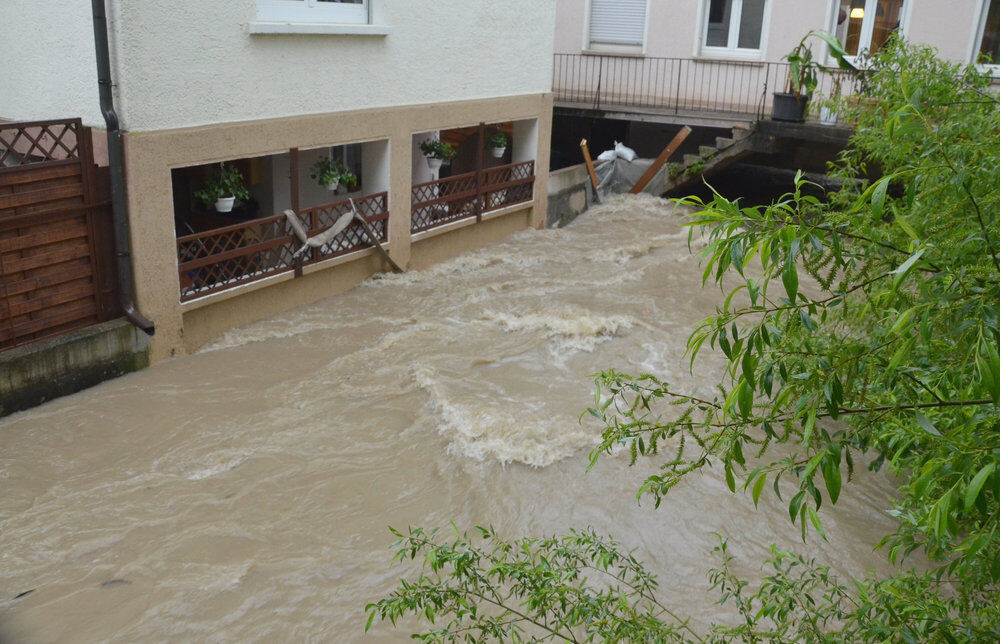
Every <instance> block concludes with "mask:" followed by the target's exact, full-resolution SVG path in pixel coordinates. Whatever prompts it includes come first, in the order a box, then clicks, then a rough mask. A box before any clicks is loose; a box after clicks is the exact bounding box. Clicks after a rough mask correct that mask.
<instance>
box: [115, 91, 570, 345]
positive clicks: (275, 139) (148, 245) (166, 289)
mask: <svg viewBox="0 0 1000 644" xmlns="http://www.w3.org/2000/svg"><path fill="white" fill-rule="evenodd" d="M551 118H552V97H551V95H550V94H548V93H544V94H541V93H540V94H532V95H525V96H517V97H506V98H493V99H488V100H476V101H457V102H451V103H441V104H425V105H414V106H406V107H391V108H383V109H371V110H356V111H349V112H337V113H331V114H321V115H311V116H300V117H294V118H286V119H270V120H262V121H250V122H243V123H233V124H225V125H213V126H204V127H197V128H184V129H177V130H164V131H157V132H141V133H130V134H128V135H127V136H126V139H125V140H126V164H127V173H128V202H129V209H130V218H131V221H132V243H133V254H134V264H135V266H136V290H137V300H138V304H139V307H140V309H141V310H142V312H143V313H144V314H145V315H146V316H147V317H149V318H150V319H152V320H153V322H154V323H155V324H156V336H155V337H154V338H153V342H152V344H151V347H150V357H151V360H152V361H154V362H155V361H158V360H162V359H164V358H166V357H169V356H170V355H174V354H178V353H184V352H186V351H191V350H193V349H195V348H197V347H198V346H200V345H201V344H203V343H204V342H205V341H207V340H208V339H210V338H211V337H212V336H214V335H217V334H218V333H221V332H222V331H225V330H226V329H229V328H232V327H234V326H238V325H242V324H246V323H248V322H251V321H253V320H257V319H262V318H264V317H267V316H269V315H273V314H275V313H277V312H280V311H283V310H287V309H289V308H292V307H294V306H299V305H302V304H306V303H308V302H312V301H315V300H317V299H319V298H321V297H324V296H327V295H332V294H334V293H337V292H342V291H344V290H346V289H349V288H351V287H352V286H354V285H355V284H357V283H358V282H359V281H361V280H362V279H364V278H365V277H368V276H369V275H371V274H372V273H373V272H376V271H377V270H380V268H381V260H379V259H377V258H375V257H373V256H372V253H371V252H368V253H365V254H364V255H363V256H362V257H361V258H360V259H356V260H353V261H347V262H346V263H345V262H339V263H338V262H334V263H336V264H337V265H336V266H334V267H332V268H328V269H326V270H324V271H321V272H317V273H313V274H312V275H308V276H306V277H304V278H300V279H298V280H292V281H288V278H287V277H285V278H282V279H280V280H273V281H271V282H267V283H264V284H260V283H259V284H255V285H250V286H247V287H244V288H242V289H240V290H239V291H234V292H237V293H240V295H239V296H238V297H233V296H232V293H230V294H220V295H218V296H210V297H209V298H205V299H204V300H202V301H195V302H191V303H187V304H184V305H181V303H180V287H179V280H178V275H177V251H176V242H175V231H174V223H173V201H172V193H171V179H170V170H171V169H172V168H176V167H184V166H190V165H195V164H201V163H210V162H214V161H220V160H224V159H232V158H243V157H253V156H260V155H267V154H277V153H281V152H285V151H287V150H288V149H289V148H292V147H299V148H312V147H317V146H326V145H340V144H344V143H350V142H359V141H367V140H388V141H389V157H390V195H389V200H390V204H389V207H390V213H389V239H390V242H389V252H390V254H391V256H392V258H393V260H394V261H395V262H397V263H398V264H400V265H401V266H404V267H409V266H424V265H426V264H427V263H428V262H431V261H437V260H439V259H441V258H443V257H444V256H451V255H454V254H457V253H460V252H463V251H464V250H467V249H469V248H474V247H479V246H481V245H483V244H486V243H489V242H490V241H496V240H499V239H502V238H503V237H505V236H506V235H508V234H510V232H512V231H513V230H516V229H520V228H523V227H525V226H527V225H531V226H535V227H541V226H543V225H544V222H545V211H546V199H547V181H548V172H547V168H548V165H549V141H550V139H551V127H552V125H551ZM518 119H537V120H538V150H537V155H536V157H535V160H536V176H537V178H536V183H535V201H534V203H533V204H532V205H531V206H530V207H529V208H528V209H527V211H526V212H525V209H520V211H521V212H520V213H519V212H517V210H518V209H515V212H513V213H510V214H509V215H507V216H503V217H498V218H497V220H493V219H490V220H488V221H484V222H483V223H482V224H477V225H475V226H471V227H463V228H461V229H459V230H456V231H455V232H449V233H446V234H444V235H438V236H434V237H431V238H429V239H426V240H423V239H422V240H421V241H420V242H418V244H417V245H415V246H413V247H411V239H410V185H411V179H410V177H411V163H412V159H413V156H412V149H411V145H412V137H413V134H415V133H418V132H427V131H433V130H442V129H448V128H453V127H464V126H469V125H475V124H477V123H480V122H487V123H490V122H501V121H511V120H518ZM445 240H447V241H445Z"/></svg>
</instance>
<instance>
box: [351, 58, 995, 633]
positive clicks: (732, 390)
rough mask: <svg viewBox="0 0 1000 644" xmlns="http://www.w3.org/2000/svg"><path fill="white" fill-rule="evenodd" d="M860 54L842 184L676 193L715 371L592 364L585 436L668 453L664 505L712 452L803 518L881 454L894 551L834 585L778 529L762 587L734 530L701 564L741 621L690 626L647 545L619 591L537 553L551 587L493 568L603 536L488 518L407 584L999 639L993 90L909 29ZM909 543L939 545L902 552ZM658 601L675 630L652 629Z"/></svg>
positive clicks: (571, 627) (656, 480)
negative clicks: (698, 265) (770, 191)
mask: <svg viewBox="0 0 1000 644" xmlns="http://www.w3.org/2000/svg"><path fill="white" fill-rule="evenodd" d="M863 74H864V79H863V80H864V83H863V84H864V86H865V87H866V88H867V92H866V94H865V95H864V96H860V97H855V98H853V99H852V103H853V107H852V106H849V105H847V104H846V103H845V104H843V105H841V117H842V120H843V119H846V121H847V122H854V123H856V132H855V134H854V136H853V138H852V140H851V144H850V146H849V148H848V149H847V150H846V151H845V152H844V154H843V155H842V157H841V159H840V161H839V162H838V164H837V167H836V168H835V174H836V176H837V178H838V179H839V181H840V185H841V186H842V188H841V189H840V190H839V191H837V192H835V193H831V194H828V195H827V199H826V200H823V201H820V200H819V199H817V198H816V197H814V196H811V194H809V192H810V191H809V190H806V188H809V187H811V186H808V184H807V182H806V181H805V180H804V179H803V177H802V176H801V175H799V176H797V177H796V181H795V188H794V190H793V191H792V192H790V193H789V194H786V195H784V196H783V197H781V198H780V199H778V200H777V201H776V202H775V203H773V204H771V205H769V206H766V207H757V206H743V205H742V204H740V203H739V202H738V201H730V200H727V199H725V198H723V197H722V196H721V195H719V194H715V195H714V197H713V198H712V199H711V200H709V201H705V202H702V201H700V200H698V199H695V198H690V199H686V200H683V203H685V204H686V205H687V206H690V207H691V208H692V209H693V211H694V212H693V214H692V215H691V219H690V222H689V226H690V231H691V237H690V239H691V242H692V246H694V245H695V243H697V244H699V245H702V244H704V248H703V250H702V251H701V253H702V257H703V260H704V261H703V266H704V272H703V280H704V282H705V283H706V284H711V285H715V286H717V287H719V288H720V289H721V290H722V295H721V296H720V302H721V303H720V305H719V307H718V309H717V310H716V312H715V314H714V315H712V316H710V317H709V318H707V319H705V320H704V321H703V322H702V323H701V325H700V326H698V327H697V328H696V329H694V330H693V332H692V334H691V335H690V338H689V340H688V345H687V349H688V358H689V360H690V366H691V367H692V368H695V369H697V368H699V365H701V364H702V363H703V358H704V357H705V356H704V354H705V353H706V352H708V351H719V352H721V354H722V355H723V356H724V357H725V365H726V367H725V373H724V376H723V378H721V379H720V382H719V383H718V387H717V389H716V390H714V391H709V392H707V393H705V392H689V391H683V390H680V389H679V388H676V387H674V386H672V385H671V384H670V383H668V382H664V381H662V380H660V379H658V378H656V377H654V376H651V375H635V376H634V375H629V374H624V373H621V372H618V371H615V370H609V371H606V372H604V373H601V374H598V376H597V377H596V382H597V391H596V393H595V401H596V402H595V405H594V407H593V408H591V409H589V410H588V411H589V413H590V414H591V415H592V416H594V417H596V418H598V419H599V420H600V421H601V423H602V424H603V426H604V430H603V434H602V439H601V443H600V445H599V446H598V447H597V448H596V449H595V450H594V451H593V453H592V454H591V456H590V458H591V463H592V464H593V463H594V462H596V461H597V460H598V459H600V458H601V457H602V455H604V454H607V453H611V452H615V451H619V450H622V449H625V450H628V451H629V452H631V455H632V459H631V460H632V463H635V462H636V461H637V460H639V459H643V458H652V459H655V461H656V462H657V463H658V464H659V467H658V469H657V470H656V471H655V473H654V474H653V475H651V476H649V477H647V478H646V479H645V481H644V482H643V484H642V486H641V489H640V491H639V495H640V496H648V497H651V498H652V499H653V500H654V501H655V503H656V505H659V502H660V500H661V499H662V498H663V496H664V495H665V494H667V493H668V492H669V490H670V489H671V488H672V487H673V486H674V485H676V484H677V483H678V482H680V481H681V480H683V479H684V477H685V476H687V475H688V474H690V473H692V472H695V471H698V470H700V469H702V468H706V467H712V468H718V470H719V471H721V472H724V474H725V481H726V485H727V486H728V487H729V488H730V489H731V490H733V491H738V490H746V491H748V492H749V495H750V497H751V499H752V501H753V503H754V504H755V505H756V504H757V503H758V501H759V500H760V498H761V497H762V495H764V494H774V495H777V496H778V497H779V498H781V499H782V500H783V502H784V503H785V504H786V506H787V511H788V515H789V518H790V520H791V521H792V522H794V523H795V524H796V526H797V528H798V529H799V530H800V531H801V535H802V538H803V539H806V538H808V537H809V536H810V535H811V534H813V533H818V535H819V536H821V537H825V535H824V534H823V524H822V516H823V511H824V508H825V507H826V506H827V505H829V504H833V503H838V502H841V503H843V502H844V501H843V494H842V490H843V487H844V486H845V485H849V484H850V480H851V477H852V476H853V474H854V470H855V467H858V466H867V467H871V468H873V469H885V470H888V471H889V472H891V473H892V474H894V475H895V476H896V477H898V478H897V479H896V480H898V482H899V490H898V495H897V498H896V500H895V507H894V508H893V510H892V514H893V515H894V516H895V517H896V518H897V519H898V527H897V529H896V531H895V532H894V533H892V534H890V535H887V536H886V537H885V539H883V541H882V542H880V543H879V544H872V545H873V546H876V547H882V548H884V551H885V552H886V554H887V556H888V557H889V559H890V560H891V561H892V562H894V563H896V564H899V565H900V567H899V568H898V569H897V572H896V573H895V574H894V575H892V576H889V577H886V578H877V577H872V578H868V579H864V580H855V581H853V582H852V583H850V584H847V585H841V584H840V583H839V582H837V581H836V580H835V579H834V578H833V576H832V575H831V573H830V571H829V570H827V569H826V568H824V567H823V566H821V565H817V564H816V563H815V562H811V561H807V560H805V559H802V558H801V557H798V556H796V555H794V554H792V553H783V552H778V551H775V552H773V554H772V558H771V565H772V568H773V570H772V571H771V574H770V575H769V576H767V577H766V578H765V580H764V582H763V584H760V583H754V584H753V585H752V587H753V588H756V589H757V590H756V591H755V592H753V593H750V592H749V591H748V590H747V588H749V587H750V586H749V585H748V583H747V582H745V581H742V580H739V579H737V578H736V577H735V576H734V575H732V574H731V573H730V572H729V570H728V561H729V559H730V557H729V555H728V553H727V552H726V547H725V543H724V542H723V543H722V545H720V548H719V552H720V553H721V556H722V559H723V565H722V568H721V569H719V570H714V571H712V572H711V573H710V579H711V581H712V582H713V583H714V584H715V587H716V588H717V589H718V590H719V591H720V592H721V594H722V600H723V601H725V602H730V603H731V605H733V606H735V607H736V609H737V611H738V612H739V614H740V615H741V616H742V618H743V620H744V623H743V624H742V625H740V626H739V627H735V628H733V627H721V626H720V627H716V628H715V629H713V630H711V631H710V632H708V633H705V634H703V635H694V634H693V633H692V632H690V631H689V630H687V622H686V621H684V620H683V619H680V618H676V617H673V616H672V615H671V614H669V613H664V612H662V611H661V610H660V609H661V608H662V607H660V606H659V605H658V604H656V603H655V601H653V599H651V589H652V588H653V587H654V583H653V580H652V578H651V577H648V576H646V575H645V574H644V573H640V572H639V570H638V568H631V567H630V568H628V573H627V574H628V575H640V577H641V579H642V580H643V581H642V585H641V588H642V590H640V591H635V590H634V589H633V590H629V588H628V584H624V585H622V584H621V583H619V585H617V586H614V587H615V588H616V589H617V590H616V591H615V592H614V593H611V594H610V595H602V594H599V593H596V592H589V593H585V592H582V591H580V590H579V588H578V586H576V585H574V584H576V581H577V579H578V577H574V573H573V572H572V570H570V569H566V568H564V567H556V570H558V574H557V575H556V576H555V577H553V578H551V579H549V580H547V578H545V577H543V576H539V575H535V576H532V577H531V583H532V584H536V583H537V584H538V586H537V587H536V586H535V585H530V586H519V585H518V582H517V579H513V578H510V577H504V578H502V579H499V578H498V579H494V578H493V577H491V576H490V575H491V574H494V573H493V572H492V571H495V570H497V568H496V566H501V565H502V566H507V565H513V564H518V562H520V563H522V564H524V563H525V562H528V560H529V559H530V562H531V565H535V566H537V565H542V566H543V569H544V566H546V565H549V564H548V563H545V564H542V563H541V562H542V561H543V559H542V557H543V555H544V557H545V558H544V561H545V562H548V561H549V559H548V555H547V554H545V553H546V552H547V551H548V550H547V549H551V548H554V547H556V545H558V544H563V546H564V547H567V548H570V549H571V550H574V551H575V552H576V554H575V555H571V554H569V552H568V551H560V552H561V554H560V559H559V562H560V564H559V565H560V566H564V565H570V566H571V567H572V565H575V566H577V569H579V570H583V569H585V568H587V567H593V565H594V561H595V551H594V550H593V548H594V545H593V544H594V543H598V542H599V540H598V538H597V537H596V536H593V535H591V536H590V537H588V538H587V539H585V540H584V541H576V542H574V541H573V540H572V539H573V537H572V536H571V537H569V538H568V539H569V541H558V540H557V541H554V542H534V541H530V542H519V541H510V542H507V541H502V540H501V541H495V540H494V539H495V535H493V534H492V533H489V534H488V535H484V537H485V538H486V539H487V540H488V541H490V547H491V548H492V550H490V552H491V553H496V552H500V553H501V554H503V555H504V557H500V558H499V559H497V560H493V559H489V558H488V557H487V558H483V557H484V555H476V556H475V557H473V559H474V567H475V568H476V570H477V571H478V572H476V573H475V575H473V573H471V572H469V571H468V570H466V569H465V568H463V569H461V570H460V569H459V568H458V567H453V568H451V569H450V570H451V576H448V575H444V576H442V577H437V581H434V582H433V584H437V585H433V586H427V585H425V586H421V588H423V589H424V590H423V591H421V592H416V591H413V592H415V593H416V596H418V597H422V598H423V599H422V600H420V601H430V598H431V597H433V596H435V595H433V593H434V592H440V591H442V590H443V589H447V590H448V591H449V592H455V593H457V594H459V595H461V596H463V597H465V598H466V599H467V600H469V598H470V593H473V591H475V592H481V591H480V590H479V589H480V588H481V587H482V584H487V585H492V587H494V588H497V589H498V590H497V592H502V593H504V594H502V597H501V599H502V601H499V602H497V603H500V604H503V605H504V606H505V607H506V608H504V610H510V611H513V610H521V611H522V612H524V610H525V609H526V608H533V607H537V606H542V608H543V612H542V613H539V615H544V619H545V620H546V621H545V622H544V623H545V624H554V625H556V626H557V628H558V629H562V630H560V631H559V632H560V636H559V637H562V638H564V639H567V640H569V641H581V640H585V639H593V638H594V637H602V638H604V639H610V640H620V639H649V640H671V639H678V638H681V639H685V640H693V641H699V640H718V641H731V640H740V641H748V642H756V641H764V640H776V641H802V640H806V641H844V640H849V641H855V640H874V641H884V640H892V641H928V640H931V641H996V640H998V639H1000V608H998V603H997V601H996V598H997V597H998V594H1000V521H998V519H1000V466H998V465H1000V411H998V403H1000V103H998V101H997V98H996V96H995V89H994V87H993V86H992V85H991V82H990V79H989V78H987V77H985V76H982V75H980V74H979V73H977V71H976V70H975V69H972V68H960V67H957V66H953V65H950V64H948V63H945V62H942V61H941V60H939V59H937V58H936V57H935V56H934V53H933V52H932V51H931V50H929V49H926V48H921V47H913V46H908V45H906V44H905V43H900V42H893V43H891V44H890V45H889V46H887V47H885V48H884V49H883V50H882V51H881V52H880V53H879V54H878V55H877V56H875V57H874V58H873V59H872V61H871V65H870V67H869V68H868V69H867V70H866V71H865V72H863ZM812 192H815V191H812ZM418 536H420V535H419V534H418ZM404 539H406V537H404ZM409 539H410V540H411V542H412V539H413V536H412V534H411V536H410V537H409ZM455 543H456V544H458V545H459V546H461V548H460V549H467V548H468V546H467V544H466V542H465V541H464V540H461V539H460V540H458V541H456V542H455ZM539 543H544V544H546V546H545V548H542V550H541V551H539V550H538V547H539ZM441 547H442V545H441V544H437V545H434V546H428V548H431V549H430V550H421V548H416V549H413V548H412V547H411V550H410V552H411V554H412V555H413V556H416V554H417V552H421V551H422V552H424V553H425V555H426V552H435V553H436V554H435V555H434V556H435V558H434V560H433V561H435V562H436V561H440V560H441V553H440V551H439V549H440V548H441ZM463 552H464V550H463ZM914 552H919V553H921V555H922V557H923V558H925V559H926V560H928V561H929V562H930V566H929V568H928V567H926V566H921V567H920V568H919V569H918V570H909V569H908V566H907V565H906V562H907V556H908V555H910V554H912V553H914ZM515 553H516V555H515ZM491 556H492V555H491ZM477 557H478V558H477ZM574 557H575V558H574ZM429 561H430V560H427V559H425V562H428V563H429ZM450 561H456V560H450ZM429 565H431V568H432V570H434V571H435V572H442V571H441V570H440V569H439V568H434V565H435V564H434V563H429ZM453 565H457V564H453ZM463 565H464V564H463ZM525 565H527V564H525ZM631 565H632V564H631V563H629V566H631ZM500 570H506V569H505V568H500ZM422 579H424V578H422ZM525 579H528V577H525ZM630 579H631V578H630ZM424 581H425V582H426V583H427V584H430V583H432V582H430V581H427V580H426V579H424ZM620 581H621V580H619V582H620ZM412 588H413V587H412V586H410V587H404V589H407V590H408V591H412ZM500 589H502V590H500ZM647 590H648V591H649V592H647ZM549 593H556V594H555V595H550V594H549ZM474 594H475V593H473V595H474ZM540 597H541V598H549V597H553V598H555V599H558V601H556V602H555V603H548V604H540V603H539V601H541V600H540ZM406 598H409V599H406ZM625 598H627V600H626V599H625ZM404 599H406V601H410V602H411V603H409V604H406V603H405V602H404V601H403V600H404ZM420 601H417V600H416V599H415V598H414V595H413V594H411V595H406V594H405V593H404V595H397V598H396V600H395V603H389V604H385V603H379V604H375V605H373V606H372V607H370V610H371V611H373V612H372V615H378V616H380V617H381V618H383V619H385V618H390V619H392V618H394V617H395V616H397V615H398V614H401V613H402V612H405V610H407V609H408V610H410V611H411V612H416V610H417V609H418V608H421V607H422V606H424V604H421V603H420ZM622 602H625V603H622ZM474 603H475V602H474ZM581 604H585V605H586V607H583V606H582V605H581ZM435 605H436V606H437V605H443V604H435ZM476 605H477V606H481V605H482V604H481V603H477V604H476ZM626 605H628V606H632V607H633V608H632V613H631V614H630V613H628V611H626V610H625V607H626ZM450 606H452V608H454V605H450ZM518 607H520V608H518ZM445 610H449V609H447V608H446V609H445ZM463 610H465V609H463ZM583 610H586V611H591V613H588V615H589V614H593V615H600V616H602V617H601V619H604V618H605V617H606V618H607V620H609V621H595V620H597V618H596V617H589V616H586V617H585V616H583V615H582V614H581V613H580V611H583ZM450 614H451V615H452V616H453V618H454V619H456V620H458V621H455V622H450V626H449V628H452V627H455V628H458V627H459V626H461V627H462V628H474V627H476V625H478V624H481V623H482V622H481V620H480V618H479V617H477V616H470V615H469V613H468V611H466V612H463V613H461V615H460V616H459V617H460V618H459V617H455V616H456V615H459V613H456V612H455V610H454V609H452V610H450ZM491 614H493V613H491ZM502 614H503V615H506V616H507V618H508V619H509V618H510V613H502ZM477 615H478V614H477ZM651 619H656V620H660V621H661V623H662V628H663V631H662V636H660V635H651V634H650V632H651V631H646V630H642V629H646V628H649V627H650V621H649V620H651ZM628 629H636V630H628ZM454 632H457V631H448V633H454ZM505 632H506V631H505ZM435 633H436V635H433V636H430V639H435V640H446V641H451V640H454V639H459V638H457V637H453V636H451V635H449V634H447V633H444V632H442V631H436V632H435ZM490 634H491V635H493V636H496V637H498V638H500V637H502V635H501V634H500V631H491V632H490ZM550 635H551V633H550ZM425 636H427V635H425ZM553 637H555V636H553ZM557 639H558V637H557Z"/></svg>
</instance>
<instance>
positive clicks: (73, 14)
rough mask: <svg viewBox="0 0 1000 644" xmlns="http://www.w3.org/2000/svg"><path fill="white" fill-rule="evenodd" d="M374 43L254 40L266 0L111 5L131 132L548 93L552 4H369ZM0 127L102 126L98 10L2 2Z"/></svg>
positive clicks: (330, 38)
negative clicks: (375, 27)
mask: <svg viewBox="0 0 1000 644" xmlns="http://www.w3.org/2000/svg"><path fill="white" fill-rule="evenodd" d="M373 1H374V2H375V5H374V7H375V8H376V11H375V18H376V20H375V22H377V23H378V24H383V25H386V26H388V27H389V28H390V30H391V33H389V34H388V35H385V36H378V35H303V34H281V35H264V34H251V33H250V23H252V22H254V21H255V20H256V19H257V2H256V0H173V1H171V2H150V1H149V0H108V6H109V14H110V15H111V17H112V20H113V23H114V24H113V26H112V31H113V33H112V40H113V42H112V49H113V51H112V59H113V61H114V63H115V65H114V66H115V74H116V79H115V80H116V83H117V84H118V92H117V93H118V98H119V111H120V112H121V117H122V122H123V124H124V126H125V128H126V129H127V130H131V131H148V130H162V129H170V128H178V127H188V126H197V125H207V124H212V123H225V122H238V121H247V120H255V119H265V118H280V117H288V116H294V115H301V114H324V113H330V112H338V111H344V110H355V109H364V108H370V107H392V106H397V105H398V106H402V105H413V104H424V103H437V102H445V101H456V100H466V99H481V98H489V97H493V96H518V95H524V94H537V93H545V92H549V91H550V90H551V60H552V40H553V37H554V33H555V0H507V1H505V2H502V3H499V2H495V1H492V0H436V1H435V2H414V1H413V0H373ZM0 42H3V48H4V58H5V60H4V63H3V74H0V83H2V84H0V117H14V118H44V117H50V116H66V115H67V114H68V115H77V114H83V115H84V116H85V117H86V118H87V120H88V122H90V123H91V124H97V122H98V121H100V120H101V119H100V113H99V111H98V109H97V107H96V106H97V89H96V87H97V86H96V80H95V79H96V72H95V71H94V70H95V63H94V54H93V51H94V49H93V31H92V24H91V21H90V2H88V1H87V0H60V2H58V3H47V2H37V0H2V1H0Z"/></svg>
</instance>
